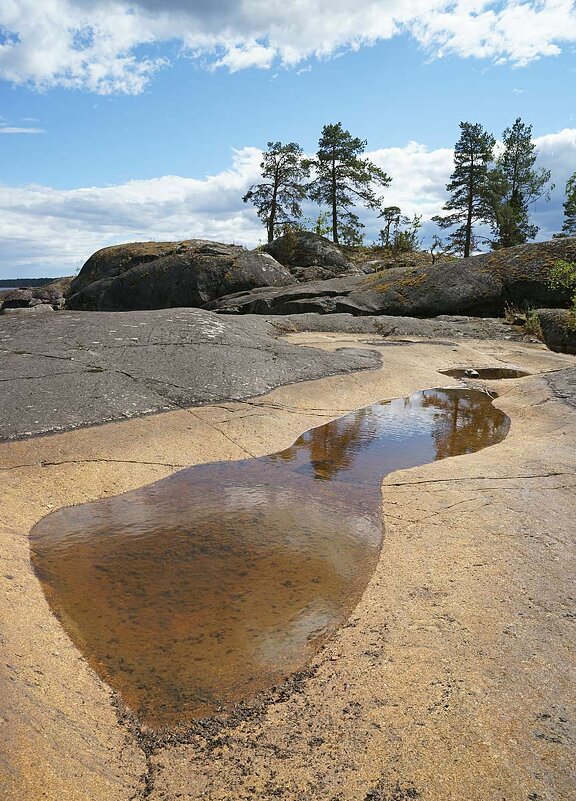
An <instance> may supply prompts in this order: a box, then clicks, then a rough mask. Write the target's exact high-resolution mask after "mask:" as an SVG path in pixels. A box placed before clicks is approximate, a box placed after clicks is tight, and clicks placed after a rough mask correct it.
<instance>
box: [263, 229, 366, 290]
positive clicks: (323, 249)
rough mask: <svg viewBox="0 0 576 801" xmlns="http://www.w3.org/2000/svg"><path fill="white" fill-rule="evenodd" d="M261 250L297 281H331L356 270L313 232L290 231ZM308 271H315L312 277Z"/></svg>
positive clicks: (327, 241) (333, 245) (340, 252)
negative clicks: (286, 268) (328, 279)
mask: <svg viewBox="0 0 576 801" xmlns="http://www.w3.org/2000/svg"><path fill="white" fill-rule="evenodd" d="M263 250H264V251H265V252H266V253H269V254H270V255H271V256H273V257H274V258H275V259H276V260H277V261H279V262H280V264H283V265H284V266H285V267H288V269H289V270H290V272H292V273H294V275H296V276H297V278H298V279H300V280H305V281H306V280H310V279H311V278H313V279H316V278H332V277H334V276H335V275H338V274H340V273H346V272H349V271H350V270H354V269H355V267H354V265H353V264H352V262H350V261H348V259H347V258H346V256H345V255H344V254H343V253H342V251H341V250H340V248H338V247H337V245H335V244H334V243H333V242H330V240H329V239H326V238H325V237H323V236H320V235H319V234H315V233H313V232H312V231H290V233H288V234H285V235H284V236H279V237H278V238H277V239H275V240H274V241H273V242H271V243H270V244H268V245H265V246H264V248H263ZM311 268H316V270H315V273H316V274H315V275H314V274H313V275H311V274H310V269H311ZM356 272H360V271H359V270H356Z"/></svg>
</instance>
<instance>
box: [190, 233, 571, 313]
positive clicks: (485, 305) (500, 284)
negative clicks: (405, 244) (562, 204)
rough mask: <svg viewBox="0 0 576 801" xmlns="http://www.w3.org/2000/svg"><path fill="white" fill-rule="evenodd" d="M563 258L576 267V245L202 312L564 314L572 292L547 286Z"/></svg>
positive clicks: (228, 303) (268, 295)
mask: <svg viewBox="0 0 576 801" xmlns="http://www.w3.org/2000/svg"><path fill="white" fill-rule="evenodd" d="M561 258H562V259H567V260H571V261H575V260H576V238H566V239H554V240H552V241H550V242H539V243H533V244H529V245H519V246H517V247H514V248H507V249H505V250H499V251H495V252H493V253H484V254H481V255H478V256H472V257H470V258H469V259H460V260H458V261H440V262H437V263H436V264H429V265H420V266H417V267H414V268H410V267H408V268H406V267H399V268H392V269H389V270H386V271H385V272H378V273H375V274H374V275H346V276H343V277H340V278H333V279H329V280H326V281H312V282H308V283H304V284H299V285H297V286H291V287H283V288H270V289H256V290H254V291H251V292H244V293H241V294H235V295H232V296H229V297H223V298H220V299H219V300H218V301H217V302H216V303H212V304H210V305H208V306H207V307H206V308H210V309H214V310H216V311H220V312H231V313H250V312H252V313H256V314H297V313H303V312H319V313H321V314H328V313H333V312H349V313H350V314H356V315H365V314H367V315H373V314H386V315H397V316H410V317H436V316H437V315H440V314H456V315H472V316H483V317H484V316H501V315H502V314H503V313H504V309H505V307H506V306H508V305H514V306H544V305H545V306H550V307H552V306H567V305H568V303H569V301H570V292H569V291H568V290H564V289H552V288H551V287H550V286H549V284H548V279H549V271H550V268H551V267H552V266H553V265H554V264H555V263H556V261H557V260H558V259H561Z"/></svg>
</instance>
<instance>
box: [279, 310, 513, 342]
mask: <svg viewBox="0 0 576 801" xmlns="http://www.w3.org/2000/svg"><path fill="white" fill-rule="evenodd" d="M265 319H266V320H267V321H268V322H269V323H270V325H272V326H274V328H275V329H276V330H277V331H278V332H279V333H285V334H287V333H295V332H299V331H300V332H304V331H326V332H332V333H342V334H379V335H380V336H382V337H389V338H391V339H398V338H399V337H423V338H438V337H440V338H456V339H461V338H466V339H503V340H509V339H524V334H523V332H522V329H521V328H520V327H517V326H511V325H507V324H506V323H504V322H503V321H502V320H501V319H497V318H491V317H463V316H457V315H440V316H439V317H432V318H428V319H422V318H419V317H393V316H390V315H385V314H383V315H379V316H366V317H355V316H354V315H352V314H344V313H340V314H338V313H336V314H318V313H314V312H309V313H308V314H286V315H282V314H279V315H271V316H269V317H265Z"/></svg>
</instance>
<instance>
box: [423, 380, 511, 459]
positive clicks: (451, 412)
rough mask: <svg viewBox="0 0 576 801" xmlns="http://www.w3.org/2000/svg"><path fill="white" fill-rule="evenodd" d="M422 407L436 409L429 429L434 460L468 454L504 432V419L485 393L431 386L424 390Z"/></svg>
mask: <svg viewBox="0 0 576 801" xmlns="http://www.w3.org/2000/svg"><path fill="white" fill-rule="evenodd" d="M422 406H423V407H424V408H430V407H432V408H436V409H438V413H437V414H435V415H434V423H433V429H432V438H433V439H434V445H435V450H436V458H437V459H444V458H446V457H447V456H457V455H458V454H461V453H472V452H474V451H477V450H479V449H480V448H483V447H485V446H486V445H490V444H492V443H494V442H498V440H499V439H501V438H502V436H503V435H504V434H505V433H506V423H507V419H506V417H505V416H504V415H503V414H502V413H501V412H499V411H498V410H497V409H494V407H493V406H492V402H491V399H490V398H489V396H488V395H483V394H479V393H477V392H466V391H462V390H455V391H454V390H453V391H450V390H439V389H435V390H429V391H427V392H425V393H424V395H423V397H422Z"/></svg>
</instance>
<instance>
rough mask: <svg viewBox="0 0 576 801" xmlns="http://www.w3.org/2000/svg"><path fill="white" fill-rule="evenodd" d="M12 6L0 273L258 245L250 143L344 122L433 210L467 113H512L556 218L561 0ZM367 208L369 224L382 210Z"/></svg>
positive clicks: (572, 24)
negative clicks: (150, 250) (138, 252)
mask: <svg viewBox="0 0 576 801" xmlns="http://www.w3.org/2000/svg"><path fill="white" fill-rule="evenodd" d="M8 6H9V7H8V9H7V10H4V9H0V31H2V33H0V117H1V120H0V148H1V149H2V156H3V157H2V160H1V164H2V171H1V173H0V283H1V278H2V277H11V276H20V275H28V276H34V275H61V274H66V273H67V274H70V273H72V272H74V271H75V270H77V269H78V268H79V267H80V266H81V265H82V263H83V261H84V260H85V259H86V258H87V257H88V256H89V255H90V254H91V253H92V252H93V251H94V250H96V249H97V248H98V247H102V246H105V245H108V244H113V243H115V242H122V241H131V240H135V239H140V240H141V239H160V238H165V239H172V238H184V237H187V238H189V237H195V236H197V237H203V238H214V239H220V240H223V241H237V242H241V243H243V244H247V245H256V244H257V243H258V241H259V240H260V239H262V238H263V236H264V233H263V231H262V230H261V227H260V225H259V223H258V220H257V219H256V217H255V215H254V212H253V210H252V209H251V208H250V207H247V206H245V205H244V204H243V203H242V202H241V196H242V194H243V193H244V192H245V191H246V189H247V187H248V186H249V185H250V183H252V182H253V181H255V180H257V178H258V162H259V149H260V148H262V147H264V146H265V144H266V142H267V141H268V140H276V139H279V140H282V141H297V142H299V143H300V144H301V145H302V146H303V147H304V148H305V150H306V151H307V152H313V150H314V149H315V146H316V143H317V140H318V136H319V133H320V130H321V128H322V125H323V124H325V123H327V122H335V121H342V123H343V125H344V126H345V127H346V128H348V129H349V130H351V132H352V133H353V134H354V135H358V136H361V137H363V138H365V139H367V140H368V150H369V151H370V152H371V153H372V154H373V157H374V160H375V161H377V162H378V163H379V164H380V165H381V166H383V167H384V168H385V169H386V170H387V172H389V174H390V175H391V176H392V179H393V183H392V186H391V188H390V190H389V191H388V192H387V193H386V202H387V203H398V204H399V205H401V206H402V207H403V208H405V209H406V211H407V212H409V213H413V212H418V213H421V214H422V215H423V217H424V220H425V221H426V220H428V219H429V218H430V217H431V216H433V214H435V213H437V212H438V211H439V209H440V207H441V205H442V202H443V200H444V198H445V193H444V185H445V183H446V180H447V179H448V176H449V173H450V166H451V153H450V149H451V148H452V146H453V144H454V142H455V140H456V138H457V136H458V123H459V122H460V120H469V121H473V122H476V121H478V122H481V123H483V124H484V125H485V126H486V128H488V129H489V130H491V131H492V132H493V133H494V134H495V135H496V136H499V135H500V134H501V132H502V130H503V128H504V127H505V126H507V125H509V124H511V123H512V122H513V121H514V119H515V118H516V117H517V116H521V117H522V118H523V119H524V120H525V121H526V122H527V123H532V124H533V126H534V137H535V141H536V142H537V144H538V146H539V149H540V152H541V159H540V162H541V164H543V165H544V166H548V167H550V168H551V169H552V170H553V180H554V181H555V182H556V184H557V190H556V192H555V193H554V196H553V200H552V202H551V203H550V204H548V205H543V204H542V203H540V204H538V206H537V207H535V218H536V221H537V223H538V224H539V225H540V226H541V229H542V231H541V234H540V236H541V237H543V236H548V235H550V234H551V233H552V232H553V231H554V230H557V228H558V227H559V226H560V225H561V216H562V214H561V200H562V190H563V187H564V184H565V181H566V179H567V177H568V175H569V174H570V173H572V172H573V171H574V170H576V104H575V102H574V101H575V99H576V98H575V94H576V90H575V88H574V87H575V81H574V78H575V69H576V60H575V58H574V47H575V44H576V10H575V8H574V3H572V2H567V1H566V0H543V2H531V1H528V0H527V1H526V2H521V1H520V0H517V1H516V0H514V1H513V2H484V0H456V2H450V3H446V2H442V1H441V0H410V1H409V2H406V0H402V2H400V1H399V0H398V1H397V0H388V2H382V0H357V2H356V3H355V8H354V10H353V11H351V10H350V8H349V6H350V4H349V3H347V2H344V0H331V2H328V0H317V1H316V2H308V3H306V4H302V3H299V2H296V0H285V2H283V3H280V2H275V0H266V2H265V0H249V1H248V2H245V3H243V4H239V3H235V2H232V0H212V2H211V3H208V2H204V0H186V1H185V0H169V1H168V2H162V1H161V0H140V2H139V3H127V2H122V0H118V2H115V3H104V2H88V0H51V2H50V3H49V4H48V3H47V4H46V6H45V7H44V6H43V5H42V4H40V7H38V5H37V4H35V3H33V2H32V0H15V2H13V3H11V4H8ZM39 8H40V10H39ZM2 134H3V135H2ZM307 213H308V214H309V215H310V216H314V215H315V214H316V213H317V210H316V209H312V208H309V209H308V210H307ZM363 220H364V221H365V223H366V226H367V228H366V231H367V239H368V241H369V240H370V239H371V238H374V237H375V236H376V235H377V230H378V227H379V226H378V225H377V221H376V220H375V219H374V217H373V215H372V216H370V215H366V214H363ZM424 230H425V234H426V235H427V236H429V235H430V234H431V233H432V231H433V226H432V225H431V224H429V223H426V225H425V229H424Z"/></svg>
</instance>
